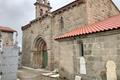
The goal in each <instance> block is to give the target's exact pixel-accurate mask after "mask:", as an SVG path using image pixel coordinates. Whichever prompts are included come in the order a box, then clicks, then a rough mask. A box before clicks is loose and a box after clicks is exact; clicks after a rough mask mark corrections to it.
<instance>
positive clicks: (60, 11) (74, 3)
mask: <svg viewBox="0 0 120 80" xmlns="http://www.w3.org/2000/svg"><path fill="white" fill-rule="evenodd" d="M81 3H85V0H75V1H74V2H71V3H69V4H68V5H65V6H63V7H61V8H59V9H57V10H55V11H53V12H52V14H53V16H55V15H57V14H60V13H62V12H64V11H67V10H69V9H71V8H73V7H76V6H78V5H80V4H81Z"/></svg>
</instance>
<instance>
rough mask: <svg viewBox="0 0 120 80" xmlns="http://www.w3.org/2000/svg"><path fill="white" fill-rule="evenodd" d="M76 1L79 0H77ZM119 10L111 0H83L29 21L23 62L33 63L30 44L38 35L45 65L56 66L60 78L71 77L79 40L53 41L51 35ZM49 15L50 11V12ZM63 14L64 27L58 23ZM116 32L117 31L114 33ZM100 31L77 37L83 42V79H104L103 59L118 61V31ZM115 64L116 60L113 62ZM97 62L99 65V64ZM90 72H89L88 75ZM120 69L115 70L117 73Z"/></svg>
mask: <svg viewBox="0 0 120 80" xmlns="http://www.w3.org/2000/svg"><path fill="white" fill-rule="evenodd" d="M78 1H79V0H78ZM116 14H119V11H118V10H117V9H116V7H115V6H114V4H113V3H112V2H111V0H86V2H85V3H82V4H80V5H78V4H77V6H75V7H73V8H71V7H70V9H68V10H66V11H63V12H61V13H58V14H56V15H54V16H53V17H50V16H47V17H46V18H44V19H41V20H37V21H35V22H32V23H30V25H29V28H27V29H25V30H23V47H22V48H23V65H24V66H29V67H32V66H33V64H32V63H33V62H34V60H33V52H32V51H31V50H33V45H34V41H35V39H36V38H37V37H38V36H41V37H42V39H44V41H45V42H46V44H47V50H48V69H50V68H52V69H55V68H59V70H60V75H61V76H62V77H63V78H66V79H70V80H73V79H74V76H75V74H76V73H78V72H77V71H76V70H78V68H79V66H78V65H79V64H77V62H78V61H76V60H77V57H79V56H80V54H81V53H80V52H81V51H80V50H81V49H80V48H79V45H80V44H76V43H74V40H65V41H64V40H63V41H59V42H58V41H55V40H54V38H55V37H56V36H59V35H61V34H64V33H66V32H68V31H71V30H73V29H75V28H77V27H80V26H83V25H86V24H89V23H90V24H91V23H94V22H97V21H100V20H103V19H106V18H108V17H110V16H113V15H116ZM51 15H52V14H51ZM61 17H63V20H64V27H61V26H60V19H61ZM114 32H117V34H114ZM114 32H113V31H111V32H100V33H95V34H91V35H86V36H83V38H82V37H81V38H80V39H81V40H83V45H84V56H85V59H86V67H87V68H86V69H87V74H86V75H81V76H82V79H83V80H101V79H103V80H105V71H106V68H105V63H106V62H107V61H108V60H114V61H119V59H120V58H118V56H119V55H118V54H119V43H118V41H119V36H120V33H119V31H114ZM117 59H118V60H117ZM116 65H117V66H118V65H119V64H118V62H116ZM99 66H100V67H99ZM91 74H92V75H91ZM119 74H120V73H119V72H118V73H117V75H118V76H120V75H119Z"/></svg>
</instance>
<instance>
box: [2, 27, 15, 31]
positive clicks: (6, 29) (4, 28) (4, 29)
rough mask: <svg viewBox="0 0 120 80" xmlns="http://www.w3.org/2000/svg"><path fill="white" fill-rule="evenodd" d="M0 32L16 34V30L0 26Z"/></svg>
mask: <svg viewBox="0 0 120 80" xmlns="http://www.w3.org/2000/svg"><path fill="white" fill-rule="evenodd" d="M0 31H3V32H17V31H16V30H14V29H12V28H9V27H3V26H0Z"/></svg>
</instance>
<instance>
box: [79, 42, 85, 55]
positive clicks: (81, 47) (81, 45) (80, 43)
mask: <svg viewBox="0 0 120 80" xmlns="http://www.w3.org/2000/svg"><path fill="white" fill-rule="evenodd" d="M78 43H79V50H80V53H79V54H80V57H84V47H83V42H82V41H79V42H78Z"/></svg>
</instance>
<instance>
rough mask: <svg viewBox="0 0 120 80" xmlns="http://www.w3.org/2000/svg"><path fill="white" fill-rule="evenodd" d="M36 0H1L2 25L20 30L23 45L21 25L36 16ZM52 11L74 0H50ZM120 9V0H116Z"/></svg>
mask: <svg viewBox="0 0 120 80" xmlns="http://www.w3.org/2000/svg"><path fill="white" fill-rule="evenodd" d="M35 1H36V0H0V25H1V26H7V27H11V28H13V29H15V30H17V31H18V33H19V36H18V42H19V45H20V46H21V43H22V31H21V26H24V25H25V24H27V23H29V21H31V20H33V19H34V18H35V7H34V5H33V4H34V3H35ZM49 1H50V3H51V6H52V7H53V9H52V11H54V10H56V9H58V8H60V7H62V6H64V5H66V4H68V3H70V2H72V1H74V0H49ZM114 2H115V4H116V5H117V6H118V7H119V9H120V0H114Z"/></svg>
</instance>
